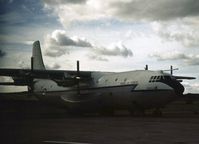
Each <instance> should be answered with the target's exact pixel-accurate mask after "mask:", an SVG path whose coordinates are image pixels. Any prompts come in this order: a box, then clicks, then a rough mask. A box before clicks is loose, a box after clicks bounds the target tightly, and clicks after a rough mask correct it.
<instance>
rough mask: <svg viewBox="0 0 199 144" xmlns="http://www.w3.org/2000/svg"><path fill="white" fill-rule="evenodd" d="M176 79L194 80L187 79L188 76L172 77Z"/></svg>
mask: <svg viewBox="0 0 199 144" xmlns="http://www.w3.org/2000/svg"><path fill="white" fill-rule="evenodd" d="M174 77H175V78H176V79H187V80H192V79H196V78H195V77H188V76H174Z"/></svg>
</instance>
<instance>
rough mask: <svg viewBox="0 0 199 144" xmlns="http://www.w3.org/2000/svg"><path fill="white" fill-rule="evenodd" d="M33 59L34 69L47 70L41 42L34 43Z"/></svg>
mask: <svg viewBox="0 0 199 144" xmlns="http://www.w3.org/2000/svg"><path fill="white" fill-rule="evenodd" d="M32 57H33V69H36V70H45V66H44V63H43V58H42V54H41V47H40V43H39V41H35V42H34V43H33V49H32Z"/></svg>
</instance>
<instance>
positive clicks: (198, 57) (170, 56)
mask: <svg viewBox="0 0 199 144" xmlns="http://www.w3.org/2000/svg"><path fill="white" fill-rule="evenodd" d="M150 57H155V58H157V60H160V61H167V60H182V61H183V62H184V63H185V64H187V65H199V54H185V53H181V52H172V53H171V52H170V53H155V54H152V55H150Z"/></svg>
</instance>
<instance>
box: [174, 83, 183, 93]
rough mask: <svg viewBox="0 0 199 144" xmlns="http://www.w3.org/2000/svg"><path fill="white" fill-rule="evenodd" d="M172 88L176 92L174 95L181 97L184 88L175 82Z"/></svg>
mask: <svg viewBox="0 0 199 144" xmlns="http://www.w3.org/2000/svg"><path fill="white" fill-rule="evenodd" d="M173 88H174V90H175V92H176V95H178V96H181V95H183V92H184V86H183V85H182V84H181V83H180V82H178V81H175V82H174V84H173Z"/></svg>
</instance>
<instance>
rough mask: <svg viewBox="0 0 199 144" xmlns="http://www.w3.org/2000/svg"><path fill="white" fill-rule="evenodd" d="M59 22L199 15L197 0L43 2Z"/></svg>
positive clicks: (133, 19) (171, 17)
mask: <svg viewBox="0 0 199 144" xmlns="http://www.w3.org/2000/svg"><path fill="white" fill-rule="evenodd" d="M44 4H45V7H46V8H48V9H52V10H53V11H54V13H56V14H57V15H58V17H59V20H60V22H61V23H62V24H63V25H65V26H67V25H68V23H70V22H72V21H87V20H97V19H101V18H112V19H118V20H128V21H129V20H130V21H136V20H149V21H154V20H163V21H164V20H172V19H177V18H184V17H192V16H197V15H198V14H199V1H196V0H175V1H174V0H156V1H151V0H107V1H106V2H103V1H101V0H87V1H85V0H83V1H80V0H75V1H74V2H72V1H71V0H70V1H64V0H54V1H52V0H50V1H48V0H44Z"/></svg>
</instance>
